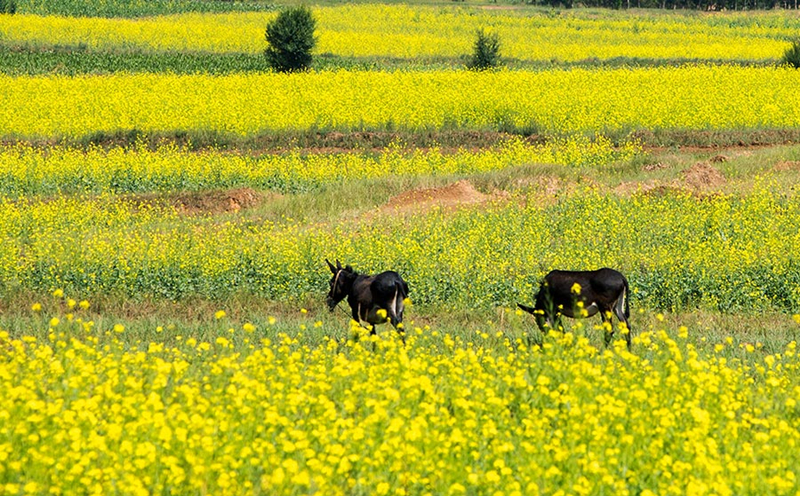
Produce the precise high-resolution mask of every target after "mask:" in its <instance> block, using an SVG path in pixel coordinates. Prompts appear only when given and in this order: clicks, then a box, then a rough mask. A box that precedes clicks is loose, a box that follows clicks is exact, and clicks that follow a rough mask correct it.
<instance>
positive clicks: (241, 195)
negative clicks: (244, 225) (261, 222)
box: [171, 188, 264, 215]
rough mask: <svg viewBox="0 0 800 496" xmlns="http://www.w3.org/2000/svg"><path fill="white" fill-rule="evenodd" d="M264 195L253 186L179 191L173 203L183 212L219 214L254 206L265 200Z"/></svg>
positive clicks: (172, 200)
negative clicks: (252, 187)
mask: <svg viewBox="0 0 800 496" xmlns="http://www.w3.org/2000/svg"><path fill="white" fill-rule="evenodd" d="M263 199H264V198H263V195H262V194H261V193H259V192H258V191H255V190H254V189H251V188H238V189H231V190H215V191H201V192H187V193H179V194H177V195H175V196H174V197H173V198H171V203H172V204H173V205H174V206H175V207H176V208H177V209H178V210H179V211H181V212H182V213H185V214H189V215H196V214H205V213H210V214H219V213H223V212H238V211H239V210H242V209H245V208H253V207H255V206H257V205H259V204H261V202H262V201H263Z"/></svg>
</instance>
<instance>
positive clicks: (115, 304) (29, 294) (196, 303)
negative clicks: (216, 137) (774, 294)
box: [0, 286, 800, 353]
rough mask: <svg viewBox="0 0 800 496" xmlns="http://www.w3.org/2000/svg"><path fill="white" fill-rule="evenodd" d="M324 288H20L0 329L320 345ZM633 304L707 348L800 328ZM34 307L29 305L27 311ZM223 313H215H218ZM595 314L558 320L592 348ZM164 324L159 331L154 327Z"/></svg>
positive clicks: (425, 314)
mask: <svg viewBox="0 0 800 496" xmlns="http://www.w3.org/2000/svg"><path fill="white" fill-rule="evenodd" d="M326 287H327V286H325V287H320V288H319V290H318V291H317V292H316V293H313V294H309V295H307V296H306V298H304V299H300V300H295V301H291V302H280V301H271V300H265V299H263V298H260V297H256V296H253V295H247V294H243V293H239V294H234V295H231V296H230V297H228V298H226V299H224V300H221V301H220V300H216V299H206V298H187V299H185V300H178V301H170V300H163V299H152V298H135V299H131V298H130V297H126V296H123V295H114V294H102V295H96V296H93V297H91V298H89V299H87V300H86V301H87V302H88V303H89V306H88V308H86V309H82V308H81V307H80V306H79V305H78V303H79V302H80V301H82V299H83V296H82V295H80V294H68V295H65V296H59V297H54V296H53V295H52V294H50V293H46V292H33V291H28V290H18V291H13V292H11V293H8V292H7V293H5V294H3V295H2V297H0V310H2V312H0V329H2V330H4V331H8V332H10V333H11V335H12V336H24V335H33V336H36V337H38V338H40V339H45V338H46V337H47V330H48V326H47V325H46V323H48V322H49V321H50V319H51V318H53V317H59V318H61V319H62V320H63V319H64V316H65V315H67V314H72V315H73V316H74V317H75V318H81V319H82V320H84V321H92V322H95V323H96V326H97V329H99V330H106V329H110V328H112V327H113V326H114V325H115V324H122V325H123V326H124V327H125V329H126V330H127V332H126V333H125V334H124V335H122V336H118V337H119V339H122V340H123V341H125V342H126V343H127V344H128V346H131V347H135V346H137V345H139V344H141V343H148V342H150V341H153V340H157V341H161V342H165V343H168V344H176V343H177V341H176V339H175V338H176V336H177V335H178V334H179V333H178V332H177V331H176V330H177V329H180V334H182V335H183V337H184V338H195V339H197V340H199V341H213V339H214V338H215V337H216V336H217V335H218V334H219V331H220V329H221V328H222V327H225V328H235V329H241V328H242V326H243V325H244V324H246V323H251V324H253V325H254V326H255V327H256V328H257V329H258V334H257V335H256V336H255V337H256V338H270V339H274V338H275V337H276V335H277V334H278V333H280V332H285V333H289V334H295V333H296V332H297V331H298V330H299V329H301V326H305V328H306V330H307V332H305V340H306V341H307V342H308V343H309V344H314V343H319V342H321V341H322V340H323V339H324V337H325V336H328V337H333V338H336V339H345V338H347V337H348V329H349V324H348V317H347V315H346V313H344V312H343V311H342V310H343V309H346V303H345V302H343V303H342V304H341V305H342V309H337V310H335V311H334V312H329V311H328V309H327V307H326V305H325V290H326ZM641 304H642V302H639V301H633V302H632V307H631V311H632V317H631V326H632V328H633V329H634V332H635V334H640V333H642V332H646V331H654V330H656V329H677V328H678V327H680V326H686V327H688V328H689V329H690V340H691V342H692V343H693V344H694V345H695V346H697V347H698V348H699V349H706V350H708V351H711V350H713V348H714V346H715V345H717V344H721V343H725V342H726V341H727V339H728V338H729V337H731V336H733V337H734V339H735V342H736V344H735V345H734V347H733V348H732V349H731V350H730V351H734V352H735V350H736V348H738V344H740V343H751V344H754V345H758V344H759V343H760V348H763V350H764V351H766V352H770V353H774V352H779V351H780V350H781V349H782V348H783V347H785V346H786V344H787V343H789V342H791V341H796V340H798V339H800V325H798V323H797V322H796V321H795V320H794V319H792V317H791V316H789V315H787V314H786V313H779V312H759V313H758V314H757V315H755V314H752V313H746V312H745V313H742V312H738V313H736V312H734V313H719V312H709V311H703V310H696V309H695V310H691V311H679V312H674V313H671V312H664V313H661V312H659V311H658V310H656V309H652V308H648V307H642V306H640V305H641ZM34 306H35V308H36V310H34V309H33V308H34ZM220 311H222V312H224V317H222V318H218V316H219V315H220V314H219V313H218V312H220ZM405 323H406V325H407V326H408V328H409V329H414V328H415V327H420V328H423V329H427V328H433V329H436V330H437V331H439V332H440V333H442V334H451V335H453V336H461V337H462V338H468V337H469V336H474V335H476V334H477V333H478V332H487V333H489V334H491V335H495V334H496V333H497V332H501V333H502V334H503V335H504V336H506V337H509V338H511V339H516V338H518V337H525V336H526V335H531V336H532V337H534V338H538V335H539V333H538V330H537V329H536V326H535V323H534V322H533V320H532V319H531V318H530V317H529V316H527V315H523V316H520V315H518V314H516V312H515V309H514V308H509V307H503V306H501V307H496V308H475V309H465V308H461V307H452V306H437V305H423V306H418V305H414V306H412V307H410V308H409V309H408V310H407V312H406V322H405ZM599 323H600V318H599V317H594V318H591V319H588V320H573V319H564V325H565V328H566V330H567V331H570V332H577V333H579V334H581V335H585V336H586V337H587V338H588V339H589V340H590V342H591V343H592V344H593V345H595V346H598V347H602V346H603V336H602V332H601V331H599V330H596V329H594V326H595V325H597V324H599ZM159 326H160V327H162V329H161V330H160V331H159V330H158V327H159ZM378 330H379V333H380V334H382V335H387V336H388V335H390V334H392V333H393V332H394V331H393V330H392V328H391V326H388V325H386V326H380V327H379V328H378Z"/></svg>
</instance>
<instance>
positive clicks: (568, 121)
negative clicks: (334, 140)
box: [0, 65, 800, 138]
mask: <svg viewBox="0 0 800 496" xmlns="http://www.w3.org/2000/svg"><path fill="white" fill-rule="evenodd" d="M798 85H800V73H798V71H795V70H789V69H784V68H775V67H771V68H753V67H733V66H702V65H699V66H682V67H661V68H641V69H628V68H623V69H614V70H611V69H608V70H585V69H574V70H554V71H546V72H523V71H500V72H490V73H476V72H472V71H433V72H368V71H331V72H320V73H309V74H288V75H286V74H235V75H228V76H210V75H183V76H180V75H164V74H136V75H129V74H117V75H109V76H102V77H98V76H79V77H60V76H57V77H48V76H44V77H39V76H37V77H8V76H1V75H0V107H2V108H4V109H5V112H6V115H7V116H8V118H7V119H4V120H3V121H2V122H0V135H2V136H11V137H20V138H46V137H62V136H66V137H84V136H88V135H92V134H95V133H98V132H107V133H113V132H118V131H127V130H133V129H135V130H139V131H143V132H145V133H158V132H174V131H184V132H185V131H213V132H217V133H220V134H223V135H225V134H231V135H240V136H247V135H256V134H260V133H269V132H280V131H288V130H309V129H311V130H340V131H350V130H362V129H366V130H371V129H379V130H380V129H405V130H412V131H426V130H438V129H499V130H528V131H529V132H530V131H532V132H542V133H575V132H621V131H629V130H638V129H647V130H659V129H690V130H709V129H716V130H729V129H751V128H759V129H760V128H767V129H774V128H794V129H796V128H798V127H800V110H798V109H800V95H799V94H798V92H796V91H794V88H795V87H797V86H798Z"/></svg>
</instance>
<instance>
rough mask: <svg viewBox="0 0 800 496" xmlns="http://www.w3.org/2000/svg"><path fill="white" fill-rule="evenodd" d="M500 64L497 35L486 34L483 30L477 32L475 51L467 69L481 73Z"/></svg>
mask: <svg viewBox="0 0 800 496" xmlns="http://www.w3.org/2000/svg"><path fill="white" fill-rule="evenodd" d="M499 63H500V37H499V36H498V35H497V33H486V32H485V31H484V30H483V29H479V30H478V31H477V38H476V39H475V49H474V51H473V52H472V57H471V58H470V60H469V63H468V64H467V67H468V68H470V69H473V70H476V71H482V70H486V69H491V68H492V67H497V65H498V64H499Z"/></svg>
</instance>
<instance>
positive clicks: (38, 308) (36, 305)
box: [31, 303, 42, 312]
mask: <svg viewBox="0 0 800 496" xmlns="http://www.w3.org/2000/svg"><path fill="white" fill-rule="evenodd" d="M31 310H33V311H34V312H41V311H42V305H41V303H34V304H33V305H31Z"/></svg>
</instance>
